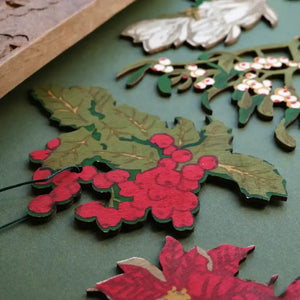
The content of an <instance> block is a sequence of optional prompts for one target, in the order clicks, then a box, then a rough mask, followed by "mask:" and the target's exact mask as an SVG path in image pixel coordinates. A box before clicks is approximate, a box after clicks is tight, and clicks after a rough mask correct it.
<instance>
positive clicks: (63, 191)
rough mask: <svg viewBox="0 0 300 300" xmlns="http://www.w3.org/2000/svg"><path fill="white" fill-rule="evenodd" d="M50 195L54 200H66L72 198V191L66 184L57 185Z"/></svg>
mask: <svg viewBox="0 0 300 300" xmlns="http://www.w3.org/2000/svg"><path fill="white" fill-rule="evenodd" d="M50 195H51V197H52V199H53V201H54V202H64V201H67V200H69V199H71V198H72V193H71V192H70V190H69V189H67V188H66V187H64V186H57V187H56V188H55V189H54V190H53V191H52V192H51V193H50Z"/></svg>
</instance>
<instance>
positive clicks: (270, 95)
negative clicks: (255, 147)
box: [118, 37, 300, 150]
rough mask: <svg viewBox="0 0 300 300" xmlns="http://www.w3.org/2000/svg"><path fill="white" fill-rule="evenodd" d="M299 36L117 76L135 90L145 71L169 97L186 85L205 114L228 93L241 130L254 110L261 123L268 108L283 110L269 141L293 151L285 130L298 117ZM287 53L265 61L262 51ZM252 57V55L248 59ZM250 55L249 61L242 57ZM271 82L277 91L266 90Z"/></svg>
mask: <svg viewBox="0 0 300 300" xmlns="http://www.w3.org/2000/svg"><path fill="white" fill-rule="evenodd" d="M299 47H300V39H299V37H297V38H295V39H293V40H291V41H290V42H287V43H283V44H274V45H265V46H257V47H254V48H248V49H243V50H240V51H234V52H224V51H217V52H212V53H205V54H202V55H200V57H199V59H198V60H195V61H189V62H186V63H172V62H171V60H170V59H168V58H160V59H159V60H158V61H157V60H153V59H144V60H141V61H138V62H136V63H134V64H131V65H129V66H127V67H125V68H124V69H123V70H121V71H120V72H119V74H118V77H121V76H124V75H126V74H127V73H132V74H131V75H130V76H129V78H128V80H127V86H128V87H133V86H135V85H136V84H137V83H138V82H139V81H140V80H142V78H143V77H144V76H145V74H146V73H147V72H151V73H153V74H155V75H159V78H158V89H159V91H160V92H161V93H162V94H163V95H165V96H169V95H171V92H172V87H174V86H177V88H178V92H185V91H187V90H189V89H190V88H191V87H192V86H193V87H194V91H195V92H202V93H203V95H202V99H201V103H202V107H203V108H204V110H205V111H206V112H207V113H209V114H211V113H212V108H211V106H210V101H211V100H212V99H213V98H214V97H215V96H216V95H218V94H220V93H222V92H224V91H225V90H228V89H231V91H232V100H233V102H235V103H237V106H238V109H239V125H240V126H245V125H246V124H247V122H248V121H249V119H250V117H251V115H252V114H253V113H254V112H255V111H256V110H257V112H258V115H259V116H260V117H262V118H263V119H265V120H271V119H272V118H273V107H274V106H281V107H283V108H284V109H285V116H284V119H283V120H282V121H281V122H280V123H279V124H278V126H277V128H276V130H275V138H276V141H277V142H278V144H279V145H280V146H282V147H283V148H285V149H287V150H293V149H295V147H296V141H295V139H294V138H293V137H291V136H290V135H289V134H288V133H287V131H286V128H287V127H288V126H289V125H291V124H292V123H293V122H294V121H296V120H297V119H298V118H299V116H300V97H299V95H298V94H297V92H296V89H295V86H294V84H293V76H294V75H296V74H297V73H299V72H300V51H299ZM269 50H272V51H287V52H288V56H277V57H272V56H268V55H267V54H266V53H267V51H269ZM253 53H254V55H253ZM247 55H253V60H252V61H247V60H246V59H245V58H244V56H247ZM273 78H280V79H281V80H282V86H281V87H279V88H277V89H272V86H273V82H272V79H273Z"/></svg>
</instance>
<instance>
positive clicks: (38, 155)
mask: <svg viewBox="0 0 300 300" xmlns="http://www.w3.org/2000/svg"><path fill="white" fill-rule="evenodd" d="M51 152H52V151H51V150H49V149H46V150H36V151H33V152H31V153H30V157H31V159H33V160H37V161H43V160H45V159H46V158H47V157H48V156H49V155H50V153H51Z"/></svg>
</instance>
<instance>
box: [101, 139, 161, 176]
mask: <svg viewBox="0 0 300 300" xmlns="http://www.w3.org/2000/svg"><path fill="white" fill-rule="evenodd" d="M98 155H99V160H100V161H103V162H105V163H107V164H108V165H109V166H114V167H118V168H122V169H126V170H141V171H145V170H147V169H151V168H153V167H155V166H156V164H157V162H158V161H159V154H158V152H157V150H156V149H155V148H153V147H150V146H149V145H144V144H141V143H134V142H131V141H130V142H127V141H120V140H117V139H112V140H111V142H110V143H109V144H108V146H107V149H105V150H102V151H99V152H98ZM100 158H101V159H100Z"/></svg>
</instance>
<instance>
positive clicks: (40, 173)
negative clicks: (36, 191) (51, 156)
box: [32, 168, 52, 185]
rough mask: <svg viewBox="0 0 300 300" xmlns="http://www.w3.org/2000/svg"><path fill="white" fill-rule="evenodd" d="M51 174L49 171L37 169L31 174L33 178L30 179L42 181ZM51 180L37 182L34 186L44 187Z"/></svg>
mask: <svg viewBox="0 0 300 300" xmlns="http://www.w3.org/2000/svg"><path fill="white" fill-rule="evenodd" d="M51 174H52V172H51V170H50V169H42V168H38V169H37V170H36V171H35V172H34V174H33V177H32V180H40V179H44V178H47V177H48V176H50V175H51ZM50 181H51V180H47V181H43V182H38V183H35V184H38V185H45V184H48V183H49V182H50Z"/></svg>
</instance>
